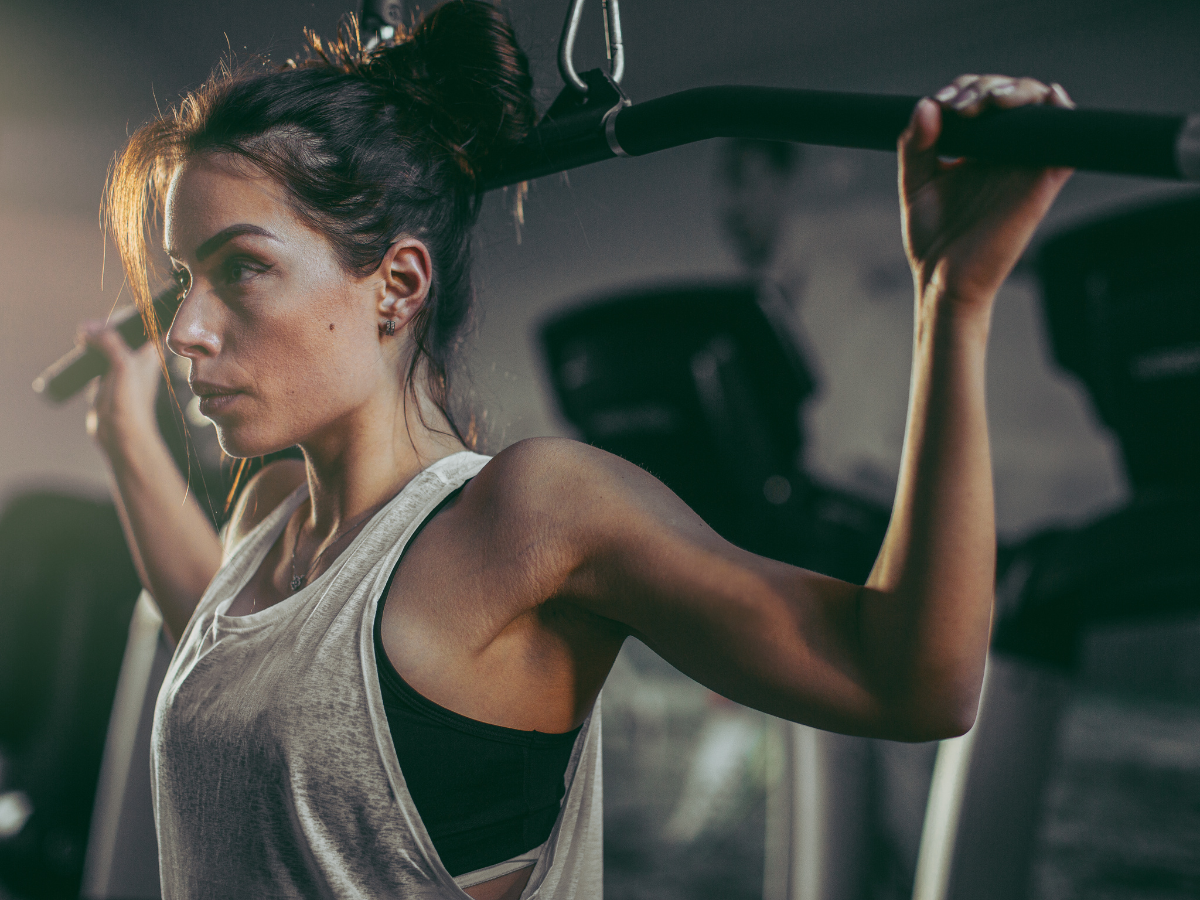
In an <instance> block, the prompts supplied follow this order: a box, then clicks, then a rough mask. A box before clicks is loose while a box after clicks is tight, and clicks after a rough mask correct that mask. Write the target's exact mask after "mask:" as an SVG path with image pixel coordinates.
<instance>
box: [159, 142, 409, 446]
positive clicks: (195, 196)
mask: <svg viewBox="0 0 1200 900" xmlns="http://www.w3.org/2000/svg"><path fill="white" fill-rule="evenodd" d="M164 237H165V242H166V246H167V252H168V253H169V254H170V256H171V258H172V260H173V261H174V264H175V265H176V266H177V267H182V268H186V269H187V270H188V272H189V274H190V276H191V286H190V289H189V290H188V293H187V296H186V297H185V299H184V301H183V303H182V305H181V306H180V308H179V312H178V313H177V314H176V316H175V320H174V322H173V323H172V325H171V328H170V331H169V332H168V334H167V344H168V346H169V347H170V348H171V350H172V351H174V352H175V353H177V354H179V355H180V356H183V357H186V358H187V359H188V360H190V362H191V373H190V376H189V382H190V383H191V385H192V389H193V391H194V392H195V393H196V394H197V396H199V397H200V410H201V412H202V413H203V414H204V415H205V416H207V417H208V418H210V419H211V420H212V421H213V422H214V424H215V425H216V427H217V433H218V435H219V437H220V441H221V446H222V447H223V448H224V449H225V451H226V452H227V453H229V454H230V455H232V456H258V455H261V454H264V453H268V452H273V451H275V450H280V449H283V448H285V447H290V446H292V445H293V444H297V443H304V442H306V441H311V440H313V439H315V438H316V437H317V436H319V435H320V434H322V433H323V432H328V431H329V429H330V426H342V430H343V431H345V430H346V426H351V424H352V421H353V418H354V416H355V415H356V414H361V413H363V412H365V408H366V407H367V406H368V405H369V404H370V403H371V402H372V400H373V399H374V400H376V401H378V399H379V398H378V394H379V391H380V389H381V387H382V386H384V385H387V384H389V383H394V382H396V380H397V371H396V363H395V359H394V358H390V357H394V356H395V354H394V353H388V354H384V353H381V347H380V337H379V330H378V322H379V318H380V314H379V309H380V303H381V301H383V300H384V298H385V292H386V285H385V281H384V279H383V278H382V276H380V275H379V274H378V273H376V274H374V275H371V276H366V277H363V278H358V277H355V276H352V275H349V274H347V273H346V272H345V270H343V269H342V267H341V265H340V264H339V262H338V260H337V258H336V257H335V256H334V252H333V247H332V246H331V244H330V243H329V241H328V240H327V239H326V238H325V236H324V235H322V234H321V233H320V232H317V231H314V230H313V229H312V228H310V227H309V226H308V225H307V224H305V223H304V221H302V220H301V219H300V218H299V217H298V216H297V215H296V214H295V213H294V212H293V211H292V209H291V207H290V205H289V204H288V202H287V200H286V196H285V194H284V191H283V189H282V188H281V187H280V186H279V184H278V183H277V182H275V181H274V180H273V179H271V178H269V177H267V176H265V175H261V174H255V172H254V170H253V169H252V168H251V166H250V165H248V164H247V163H245V162H242V161H234V160H230V159H229V158H228V157H224V158H223V157H211V156H210V157H198V158H196V159H193V160H190V161H189V162H187V163H186V164H184V165H183V166H181V167H180V169H179V170H178V172H177V173H176V175H175V178H174V180H173V181H172V184H171V188H170V191H169V193H168V196H167V203H166V217H165V221H164Z"/></svg>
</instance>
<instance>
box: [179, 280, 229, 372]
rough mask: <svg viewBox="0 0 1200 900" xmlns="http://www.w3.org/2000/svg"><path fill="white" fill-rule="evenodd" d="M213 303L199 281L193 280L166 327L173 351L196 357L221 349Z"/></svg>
mask: <svg viewBox="0 0 1200 900" xmlns="http://www.w3.org/2000/svg"><path fill="white" fill-rule="evenodd" d="M211 307H212V301H211V298H208V297H206V292H205V290H204V289H203V288H202V287H201V286H200V285H199V284H195V283H193V285H192V287H191V289H190V290H189V291H188V292H187V294H185V295H184V298H183V302H182V303H180V304H179V309H178V310H177V311H176V313H175V318H174V319H173V320H172V321H171V327H170V328H169V329H168V330H167V346H168V347H169V348H171V352H172V353H174V354H175V355H177V356H183V357H186V358H187V359H191V360H196V359H200V358H202V357H211V356H216V355H217V354H218V353H219V352H220V351H221V340H220V335H219V333H218V330H217V327H216V321H215V315H214V313H215V310H212V309H211Z"/></svg>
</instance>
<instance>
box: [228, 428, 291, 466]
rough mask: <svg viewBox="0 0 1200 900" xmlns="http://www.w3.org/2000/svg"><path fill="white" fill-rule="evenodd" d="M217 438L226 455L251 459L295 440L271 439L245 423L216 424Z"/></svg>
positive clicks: (288, 444)
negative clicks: (256, 432)
mask: <svg viewBox="0 0 1200 900" xmlns="http://www.w3.org/2000/svg"><path fill="white" fill-rule="evenodd" d="M216 427H217V440H218V441H219V442H220V444H221V449H222V450H224V451H225V455H226V456H231V457H233V458H234V459H253V458H254V457H258V456H266V455H268V454H270V453H277V452H279V451H280V450H286V449H288V448H289V447H293V446H295V443H296V442H295V441H282V440H272V439H271V438H270V437H269V436H267V435H263V434H255V433H254V429H253V428H251V427H248V426H246V425H224V426H222V425H220V424H217V426H216Z"/></svg>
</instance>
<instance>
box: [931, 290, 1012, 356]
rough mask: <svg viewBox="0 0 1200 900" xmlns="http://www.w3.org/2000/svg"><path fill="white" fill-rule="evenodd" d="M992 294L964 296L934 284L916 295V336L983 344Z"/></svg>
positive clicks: (987, 330) (989, 320) (989, 319)
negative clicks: (965, 340)
mask: <svg viewBox="0 0 1200 900" xmlns="http://www.w3.org/2000/svg"><path fill="white" fill-rule="evenodd" d="M994 299H995V295H994V294H983V295H979V296H973V295H966V294H962V293H958V292H955V291H952V290H949V289H947V288H946V287H944V286H941V285H937V284H930V285H928V286H927V287H926V288H925V290H924V291H923V292H922V293H921V294H919V295H918V297H917V317H918V319H917V322H918V327H917V338H918V340H921V339H922V338H925V339H929V338H932V337H934V336H937V339H938V340H939V341H940V340H946V339H952V340H956V339H963V338H966V339H970V340H972V341H974V342H978V343H979V344H980V345H981V346H986V345H987V339H988V333H989V332H990V330H991V325H992V308H993V306H994V303H993V301H994Z"/></svg>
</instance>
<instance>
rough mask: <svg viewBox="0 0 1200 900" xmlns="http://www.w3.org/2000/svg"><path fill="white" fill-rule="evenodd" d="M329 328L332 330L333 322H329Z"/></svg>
mask: <svg viewBox="0 0 1200 900" xmlns="http://www.w3.org/2000/svg"><path fill="white" fill-rule="evenodd" d="M329 330H330V331H333V323H332V322H330V323H329Z"/></svg>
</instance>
